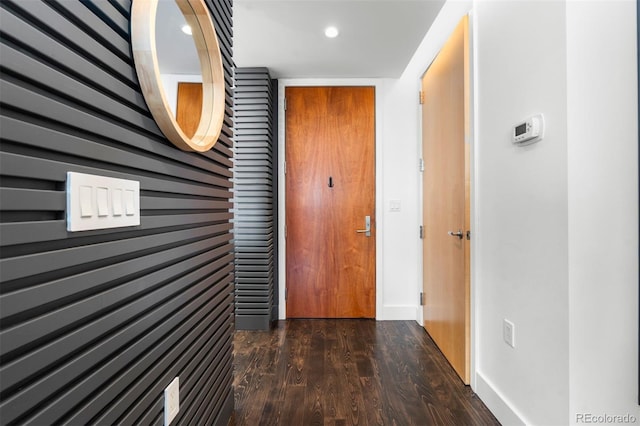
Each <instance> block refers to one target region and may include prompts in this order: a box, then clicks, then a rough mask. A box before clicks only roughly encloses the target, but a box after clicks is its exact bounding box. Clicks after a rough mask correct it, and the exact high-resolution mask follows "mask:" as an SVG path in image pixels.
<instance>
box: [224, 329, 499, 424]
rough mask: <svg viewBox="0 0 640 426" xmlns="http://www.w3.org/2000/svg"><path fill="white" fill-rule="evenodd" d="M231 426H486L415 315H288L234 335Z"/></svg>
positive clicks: (482, 410) (478, 406)
mask: <svg viewBox="0 0 640 426" xmlns="http://www.w3.org/2000/svg"><path fill="white" fill-rule="evenodd" d="M234 369H235V372H234V394H235V414H234V416H233V418H232V420H231V422H230V425H235V426H243V425H252V426H253V425H300V426H302V425H305V426H306V425H322V424H325V425H355V424H359V425H378V424H379V425H402V426H405V425H432V424H433V425H494V424H496V425H497V424H499V423H498V422H497V420H496V419H495V418H494V417H493V415H492V414H491V413H490V412H489V411H488V410H487V408H486V407H485V406H484V404H483V403H482V401H480V399H479V398H478V397H477V396H476V395H475V394H474V393H473V392H472V391H471V390H470V388H469V387H465V386H464V385H463V384H462V382H461V381H460V379H459V378H458V376H457V375H456V374H455V372H454V371H453V369H452V368H451V366H450V365H449V364H448V363H447V361H446V360H445V359H444V357H443V355H442V354H441V353H440V351H439V350H438V349H437V347H436V346H435V344H434V343H433V341H432V340H431V339H430V338H429V336H428V335H427V333H426V332H425V331H424V330H423V329H422V328H421V327H420V326H418V324H416V323H415V322H414V321H373V320H289V321H279V322H278V324H277V326H276V328H274V329H273V330H271V331H270V332H263V331H237V332H236V333H235V337H234Z"/></svg>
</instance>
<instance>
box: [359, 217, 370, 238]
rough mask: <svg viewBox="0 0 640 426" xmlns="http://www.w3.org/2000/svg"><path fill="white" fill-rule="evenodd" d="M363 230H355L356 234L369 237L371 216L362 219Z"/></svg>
mask: <svg viewBox="0 0 640 426" xmlns="http://www.w3.org/2000/svg"><path fill="white" fill-rule="evenodd" d="M364 228H365V229H356V232H357V233H358V234H364V235H365V236H366V237H370V236H371V216H365V217H364Z"/></svg>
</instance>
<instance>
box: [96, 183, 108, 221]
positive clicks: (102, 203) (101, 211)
mask: <svg viewBox="0 0 640 426" xmlns="http://www.w3.org/2000/svg"><path fill="white" fill-rule="evenodd" d="M96 202H97V204H98V217H106V216H109V190H108V189H107V188H104V187H101V186H99V187H97V188H96Z"/></svg>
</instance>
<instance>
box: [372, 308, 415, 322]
mask: <svg viewBox="0 0 640 426" xmlns="http://www.w3.org/2000/svg"><path fill="white" fill-rule="evenodd" d="M415 309H416V305H384V306H383V307H382V313H381V314H379V315H377V319H378V320H379V321H380V320H384V321H408V320H412V319H414V318H415Z"/></svg>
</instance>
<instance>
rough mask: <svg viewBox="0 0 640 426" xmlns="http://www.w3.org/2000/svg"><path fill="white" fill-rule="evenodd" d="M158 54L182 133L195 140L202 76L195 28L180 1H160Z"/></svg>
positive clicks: (165, 89)
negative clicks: (193, 33)
mask: <svg viewBox="0 0 640 426" xmlns="http://www.w3.org/2000/svg"><path fill="white" fill-rule="evenodd" d="M187 7H188V5H187ZM156 52H157V57H158V68H159V73H160V78H161V80H162V86H163V89H164V94H165V97H166V99H167V102H168V104H169V107H170V108H171V112H172V114H173V116H174V118H175V119H176V121H177V123H178V125H179V126H180V128H181V129H182V131H183V132H184V133H185V134H186V136H187V137H189V138H191V137H193V135H194V134H195V132H196V129H197V128H198V125H199V124H200V116H201V113H202V73H201V64H200V58H199V56H198V51H197V49H196V45H195V42H194V40H193V37H192V31H191V27H190V25H189V24H188V23H187V19H186V18H185V16H184V14H183V12H182V11H181V10H180V7H179V6H178V4H177V2H176V0H159V1H158V9H157V11H156Z"/></svg>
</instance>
